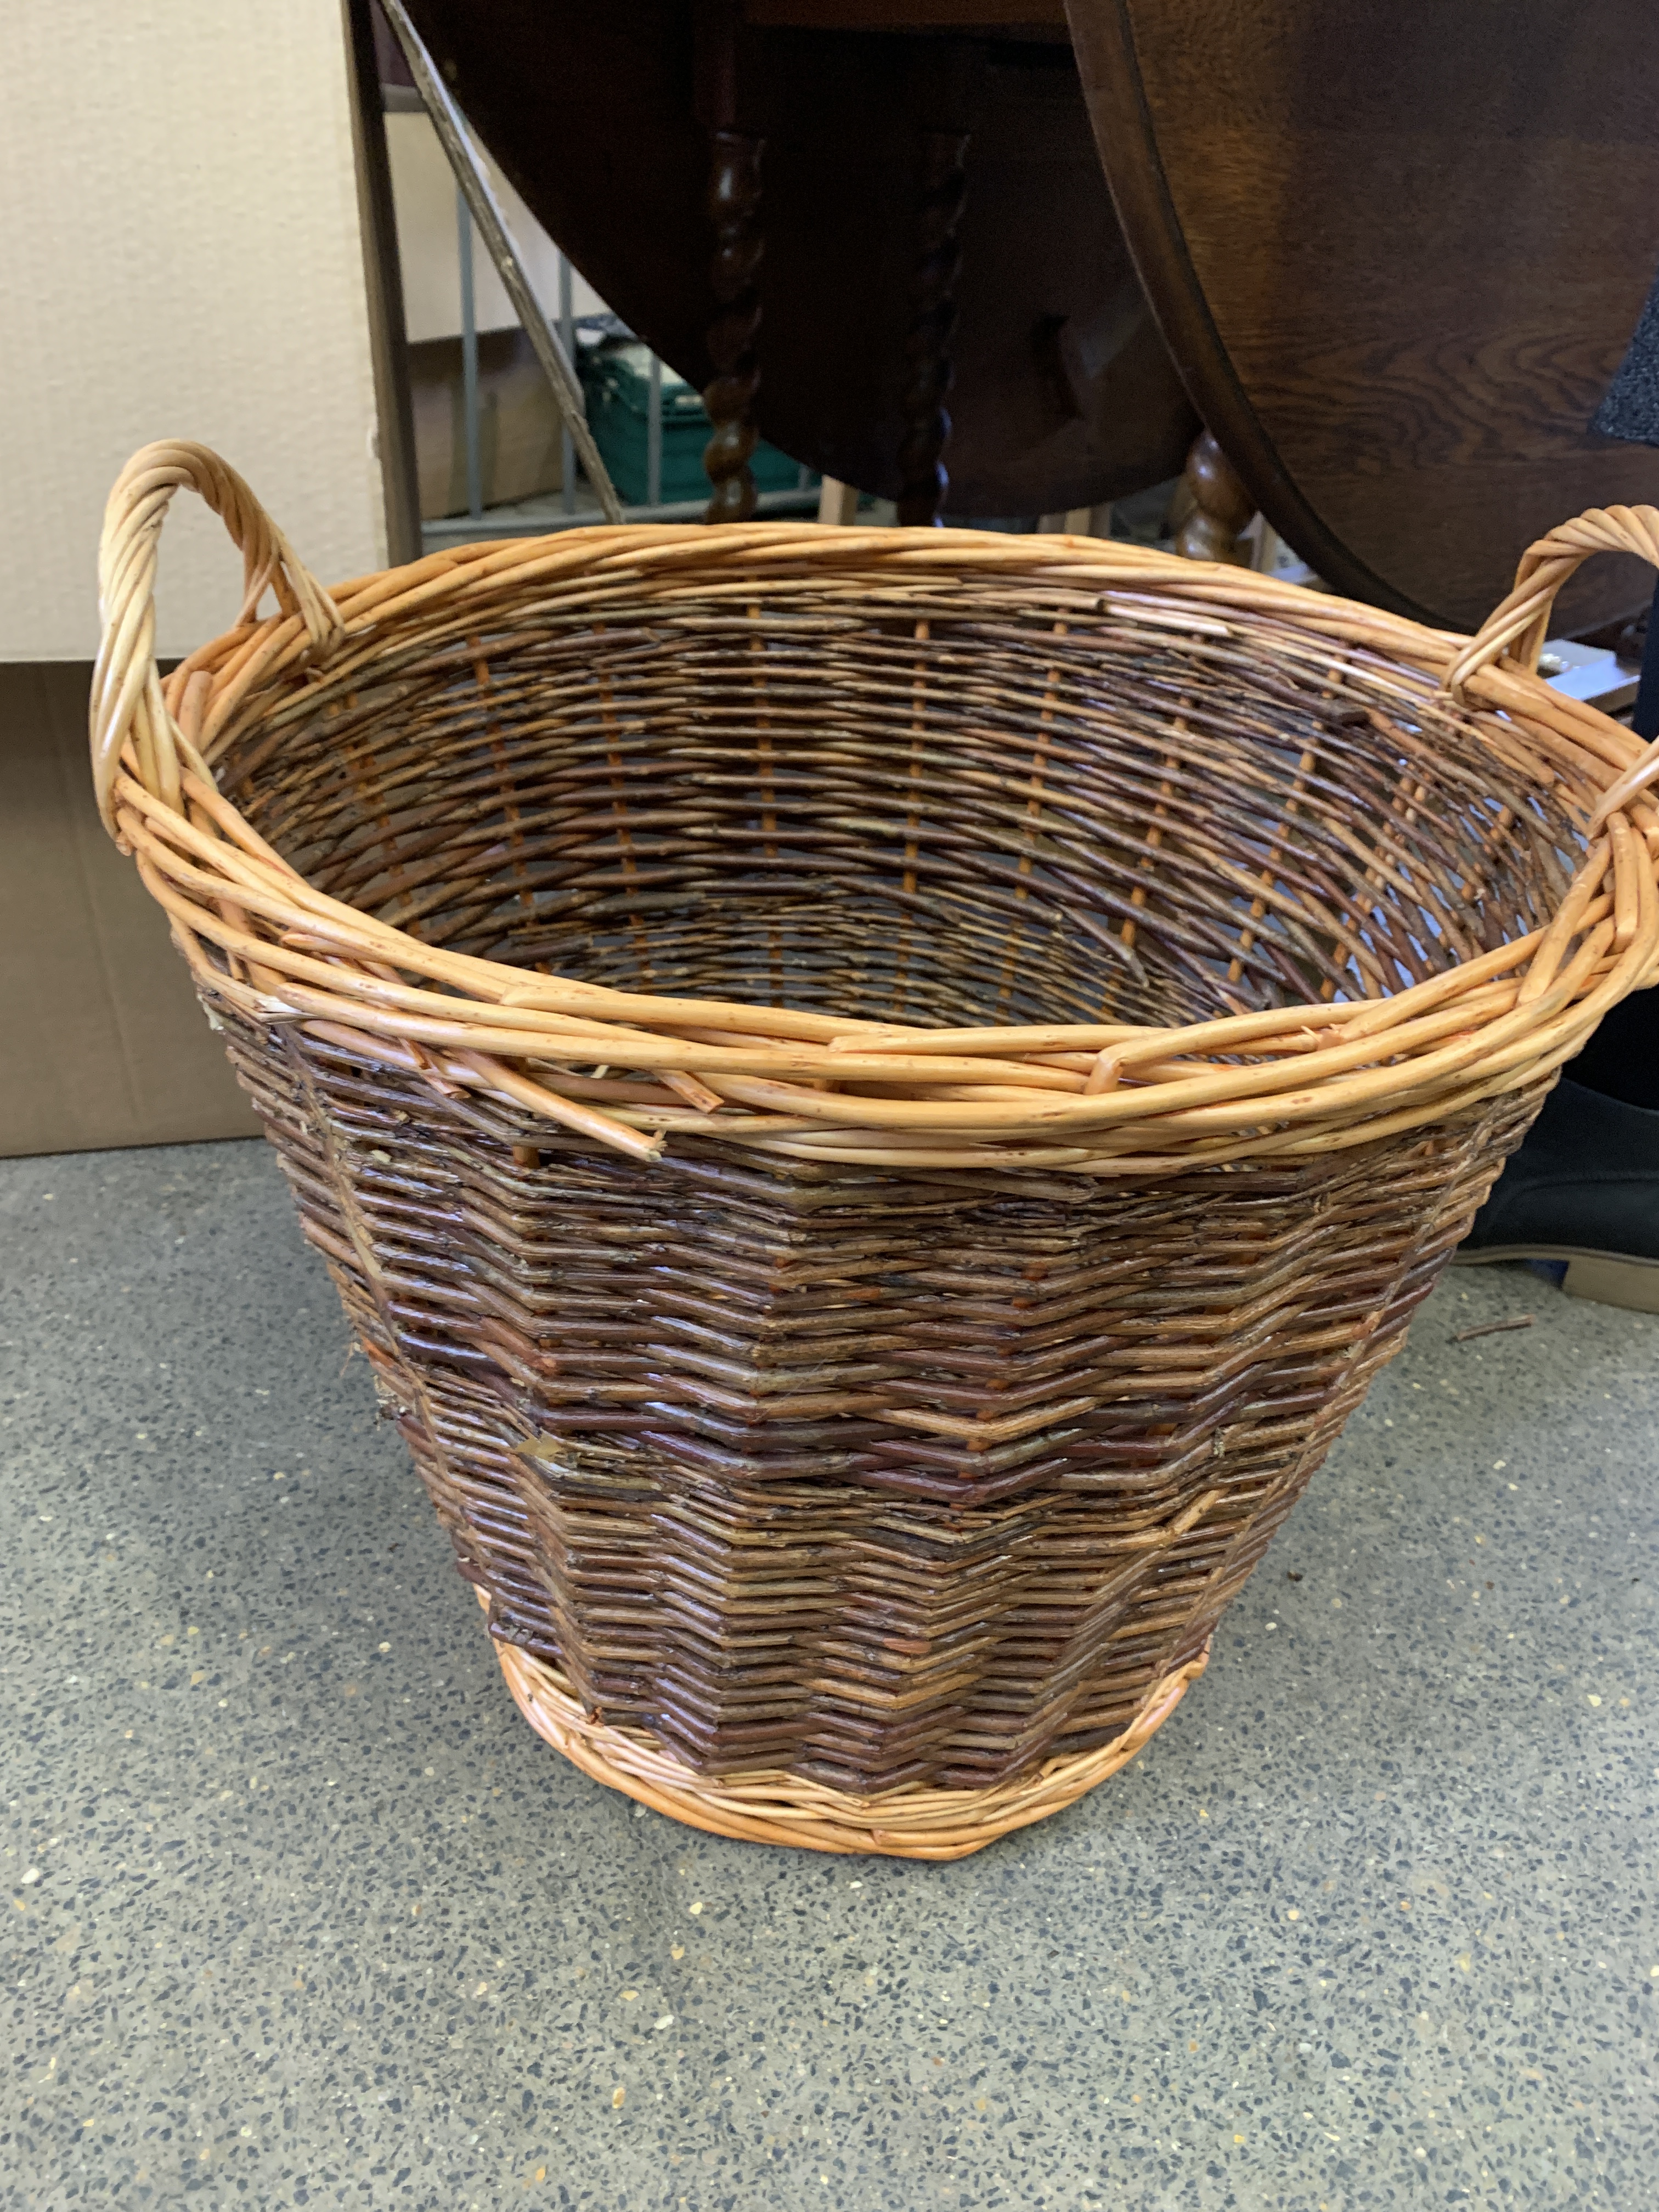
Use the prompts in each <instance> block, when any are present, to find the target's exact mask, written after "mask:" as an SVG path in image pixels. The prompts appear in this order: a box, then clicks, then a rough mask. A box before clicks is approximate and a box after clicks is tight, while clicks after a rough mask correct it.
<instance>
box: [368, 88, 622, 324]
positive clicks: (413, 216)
mask: <svg viewBox="0 0 1659 2212" xmlns="http://www.w3.org/2000/svg"><path fill="white" fill-rule="evenodd" d="M386 151H387V154H388V155H389V157H390V160H391V163H392V198H393V201H394V203H395V204H396V207H397V212H398V259H399V261H400V262H401V264H402V267H403V279H404V322H405V323H406V324H407V325H408V330H409V336H410V339H411V341H412V340H417V339H421V338H447V337H454V336H455V334H456V332H457V331H459V329H460V327H461V306H460V300H461V294H460V266H461V264H460V249H459V243H458V241H457V238H456V226H455V176H454V172H453V170H452V169H451V167H450V166H449V163H448V162H447V161H446V160H445V158H444V150H443V148H442V147H441V145H440V144H439V143H438V134H437V132H436V131H435V130H434V129H433V127H432V121H431V118H430V117H429V116H426V115H419V114H413V113H405V114H399V115H388V116H387V118H386ZM485 166H486V167H487V168H488V169H489V178H490V182H491V183H492V184H493V185H494V186H495V197H497V199H498V200H499V201H500V202H501V213H502V215H503V216H504V217H505V218H506V222H507V228H508V229H509V230H510V231H511V232H512V234H513V242H514V244H515V245H516V246H518V249H519V251H520V253H521V254H522V255H523V256H524V261H525V267H526V270H527V272H528V274H529V277H530V283H531V289H532V290H533V292H534V293H535V295H536V297H537V298H538V300H539V301H541V303H542V306H543V307H544V309H545V310H546V312H547V313H549V314H550V315H556V314H557V313H558V312H559V272H558V264H559V256H558V249H557V247H556V246H555V245H554V243H553V241H552V240H551V239H550V237H549V236H548V234H547V233H546V232H545V231H544V229H543V228H542V227H541V225H540V223H538V222H537V220H536V218H535V216H533V215H532V214H531V212H530V210H529V209H528V208H527V207H526V205H525V204H524V202H523V201H522V200H521V199H520V197H519V195H518V194H517V192H515V191H513V187H512V185H509V184H508V183H507V179H506V178H505V177H504V176H502V174H501V171H500V170H499V169H498V168H497V167H495V163H494V162H493V161H486V164H485ZM572 276H573V283H572V288H571V306H572V308H573V310H574V313H577V314H579V315H587V314H592V313H594V312H595V311H596V310H598V309H599V308H601V307H603V306H604V302H603V301H602V300H601V299H600V298H599V294H598V293H597V292H595V291H594V290H593V289H592V286H591V285H590V284H589V283H587V282H586V279H585V278H583V277H581V276H576V275H575V273H574V270H573V271H572ZM472 283H473V297H474V300H475V302H476V307H475V313H476V314H477V325H478V328H479V329H480V330H481V331H503V330H507V329H509V328H511V327H513V325H516V324H517V322H518V317H517V316H516V315H515V314H514V313H513V309H512V307H511V306H510V305H509V303H508V301H507V294H506V292H505V291H504V290H503V289H501V278H500V277H499V276H497V275H496V274H495V267H494V264H492V263H491V261H490V258H489V254H488V253H486V252H485V251H484V249H483V243H482V241H481V240H479V238H478V237H477V234H476V232H475V233H474V235H473V241H472Z"/></svg>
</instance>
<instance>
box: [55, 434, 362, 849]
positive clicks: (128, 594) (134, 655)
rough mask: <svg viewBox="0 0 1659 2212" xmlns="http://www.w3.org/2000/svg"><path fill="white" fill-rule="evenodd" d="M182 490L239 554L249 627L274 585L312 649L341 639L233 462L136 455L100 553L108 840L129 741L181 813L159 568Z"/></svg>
mask: <svg viewBox="0 0 1659 2212" xmlns="http://www.w3.org/2000/svg"><path fill="white" fill-rule="evenodd" d="M181 485H184V486H188V487H189V489H191V491H193V492H196V493H197V495H199V496H200V497H201V498H203V499H204V500H205V501H207V503H208V505H209V506H210V507H211V508H212V509H213V511H214V513H216V514H217V515H219V516H220V517H221V518H222V520H223V522H224V525H225V527H226V529H227V530H228V531H229V532H230V534H231V536H232V538H234V539H235V541H236V544H238V545H239V546H240V549H241V554H242V577H243V585H244V591H243V598H242V611H241V615H240V618H239V619H240V621H241V622H243V623H248V622H252V620H253V618H254V614H255V611H256V610H257V608H258V604H259V601H260V599H262V598H263V597H264V592H265V591H266V589H267V587H269V588H270V590H272V591H274V592H276V602H277V605H279V606H280V607H281V609H282V611H283V613H284V614H285V615H288V616H290V617H295V618H297V619H299V620H301V621H302V622H303V623H304V624H305V626H306V629H307V630H308V631H309V632H310V635H311V641H312V647H313V652H315V653H318V654H319V655H321V654H325V653H329V652H331V650H332V649H333V647H335V646H336V645H337V643H338V642H339V641H340V639H341V638H342V637H343V635H344V634H345V629H344V624H343V623H342V622H341V619H340V613H339V610H338V608H337V607H336V605H335V604H334V602H333V600H332V599H330V597H329V595H328V593H327V592H325V590H324V589H323V587H322V586H321V585H320V584H319V582H318V581H317V579H316V578H315V577H314V576H313V574H312V573H311V571H310V570H309V569H308V568H307V567H306V566H305V564H304V562H302V561H301V560H300V559H299V558H298V556H296V555H295V551H294V550H293V548H292V547H291V546H290V545H289V542H288V540H287V538H284V537H283V533H282V532H281V531H280V530H278V528H277V527H276V524H275V523H274V522H273V521H272V520H271V519H270V516H269V515H268V514H267V513H265V511H264V507H261V506H260V504H259V502H258V500H257V499H256V498H255V497H254V495H253V494H252V492H251V491H250V490H249V489H248V487H247V485H246V483H244V482H243V481H242V479H241V477H239V476H238V475H237V473H236V471H235V470H234V469H233V468H231V467H230V466H229V465H228V463H226V462H224V461H222V460H221V459H220V458H219V456H218V455H217V454H216V453H210V452H209V450H208V448H207V447H205V446H197V445H191V444H190V443H189V442H187V441H185V440H184V439H178V438H169V439H165V440H163V441H161V443H160V444H157V445H154V446H145V447H143V448H142V449H141V450H140V451H139V452H138V453H135V454H134V455H133V457H132V459H131V460H130V461H129V462H128V463H127V465H126V466H125V468H124V469H123V470H122V471H121V473H120V476H119V477H118V478H117V480H116V484H115V489H114V490H113V491H112V492H111V494H110V495H109V504H108V506H107V507H106V508H105V510H104V529H103V535H102V537H101V538H100V541H99V545H98V604H99V612H100V617H101V619H102V622H103V636H102V640H101V641H100V645H99V648H98V665H97V668H96V670H95V671H94V676H93V683H92V775H93V782H94V787H95V788H96V790H97V793H98V811H99V812H100V814H101V815H102V817H103V818H104V827H105V828H106V829H107V830H108V831H109V833H110V835H111V836H114V835H115V834H116V829H115V817H114V810H113V804H112V801H113V793H114V790H115V780H116V777H117V775H118V774H119V772H120V766H121V755H122V752H123V751H124V750H125V748H126V747H127V746H128V744H131V748H132V755H133V760H132V765H133V767H134V769H135V770H136V773H137V775H138V777H139V780H140V781H142V782H143V785H144V787H145V789H146V790H148V791H149V792H150V793H153V794H154V796H155V797H156V798H157V799H162V800H164V801H165V802H166V803H167V804H168V805H172V806H175V807H176V806H177V805H179V745H180V744H181V743H182V742H183V741H182V739H181V738H180V735H179V727H178V725H177V724H176V723H175V722H174V720H173V716H172V715H171V714H169V713H168V711H167V703H166V702H165V700H164V699H163V697H162V696H161V676H160V673H159V671H157V668H156V665H155V564H156V555H157V549H158V546H159V543H160V539H161V525H162V523H163V521H164V520H166V517H167V508H168V507H170V506H171V505H172V503H173V494H174V492H176V491H177V490H178V489H179V488H180V486H181Z"/></svg>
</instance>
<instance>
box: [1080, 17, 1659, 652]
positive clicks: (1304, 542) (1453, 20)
mask: <svg viewBox="0 0 1659 2212" xmlns="http://www.w3.org/2000/svg"><path fill="white" fill-rule="evenodd" d="M1069 7H1070V14H1071V20H1072V26H1073V37H1074V40H1075V44H1076V49H1077V53H1078V58H1079V64H1080V66H1081V70H1082V74H1083V80H1084V85H1085V91H1086V93H1087V95H1088V99H1089V102H1090V106H1091V111H1092V112H1093V116H1094V122H1095V131H1096V136H1097V140H1098V142H1099V145H1100V149H1101V155H1102V160H1103V163H1104V166H1105V167H1106V170H1107V173H1108V175H1109V179H1110V181H1111V185H1112V189H1113V193H1114V197H1115V200H1116V204H1117V207H1118V211H1119V216H1120V218H1121V222H1122V224H1123V226H1124V229H1125V232H1126V234H1127V238H1128V240H1129V244H1130V247H1131V250H1132V251H1133V254H1134V257H1135V260H1136V264H1137V265H1138V267H1139V270H1140V274H1141V277H1142V280H1143V282H1144V283H1145V284H1146V289H1147V291H1148V293H1149V295H1150V296H1151V298H1152V302H1153V305H1154V307H1155V309H1156V312H1157V313H1158V319H1159V321H1160V323H1161V325H1162V326H1163V329H1164V334H1165V337H1166V338H1167V339H1168V340H1169V342H1170V348H1171V350H1172V352H1173V353H1174V355H1175V356H1176V362H1177V363H1178V365H1179V367H1180V369H1181V373H1182V377H1183V378H1184V380H1185V381H1186V383H1187V386H1188V390H1189V392H1191V394H1192V396H1193V398H1194V402H1195V403H1196V404H1197V406H1198V408H1199V409H1200V411H1201V413H1202V414H1203V416H1204V417H1205V419H1206V422H1208V423H1209V425H1210V427H1211V428H1212V430H1213V431H1214V432H1215V434H1216V435H1217V437H1218V439H1219V440H1220V441H1221V444H1222V445H1223V447H1225V450H1226V452H1227V453H1228V455H1229V457H1230V458H1231V460H1232V461H1233V463H1234V464H1235V465H1236V466H1237V468H1238V470H1239V471H1240V472H1241V474H1242V475H1243V477H1244V480H1245V483H1246V484H1247V485H1248V486H1249V489H1250V491H1251V492H1252V493H1253V494H1254V495H1255V499H1256V501H1257V502H1258V503H1259V505H1260V506H1261V507H1262V508H1263V509H1264V510H1265V511H1266V513H1267V515H1268V517H1269V518H1270V520H1272V521H1273V523H1274V524H1275V526H1277V527H1278V528H1279V530H1280V531H1281V532H1283V533H1284V535H1285V537H1286V538H1289V539H1290V541H1291V543H1292V544H1294V545H1295V546H1296V547H1297V550H1298V551H1299V552H1301V553H1302V554H1303V556H1304V558H1306V559H1307V560H1309V561H1310V562H1312V563H1313V565H1314V566H1315V567H1316V568H1318V569H1319V570H1320V571H1321V573H1322V574H1324V575H1325V576H1326V577H1328V580H1330V582H1331V583H1332V584H1333V585H1334V586H1336V587H1337V589H1338V590H1340V591H1342V592H1346V593H1349V594H1351V595H1352V596H1353V597H1356V598H1360V599H1370V600H1373V601H1375V602H1376V603H1377V604H1379V605H1385V606H1390V607H1394V608H1396V609H1398V610H1400V611H1401V612H1405V613H1415V614H1419V615H1422V616H1424V617H1428V618H1430V619H1431V620H1433V621H1435V622H1437V623H1444V624H1448V625H1450V626H1455V627H1457V628H1468V627H1473V626H1474V624H1476V623H1479V621H1480V618H1481V617H1482V616H1483V615H1484V614H1485V613H1486V611H1487V610H1488V609H1489V608H1490V606H1491V605H1492V603H1493V602H1494V600H1496V599H1498V598H1499V597H1501V596H1502V594H1503V592H1504V591H1506V590H1507V589H1508V587H1509V585H1510V582H1511V581H1512V580H1513V576H1514V568H1515V562H1516V556H1517V554H1518V553H1519V552H1520V551H1521V550H1522V549H1523V548H1524V547H1525V546H1527V545H1528V544H1530V543H1531V541H1532V540H1533V539H1534V538H1537V537H1540V536H1541V535H1542V533H1543V532H1545V531H1546V530H1547V529H1548V528H1550V527H1551V526H1553V525H1554V524H1555V523H1558V522H1559V521H1562V520H1565V518H1566V517H1567V516H1569V515H1571V514H1576V513H1579V512H1580V511H1581V510H1583V508H1585V507H1595V506H1605V505H1608V504H1611V503H1613V502H1616V501H1626V502H1627V503H1629V502H1635V501H1654V500H1659V453H1654V452H1651V451H1649V450H1648V449H1646V448H1645V447H1635V446H1629V445H1620V444H1614V443H1613V442H1611V441H1607V440H1606V439H1603V438H1600V437H1598V436H1596V435H1595V434H1594V433H1593V432H1592V431H1591V430H1590V428H1589V422H1590V417H1591V416H1592V415H1593V414H1594V412H1595V408H1596V407H1597V405H1598V404H1599V403H1600V401H1601V397H1602V395H1603V393H1604V392H1606V390H1607V384H1608V382H1609V380H1611V378H1612V376H1613V371H1614V370H1615V368H1617V366H1618V364H1619V362H1620V358H1621V356H1622V355H1623V353H1624V349H1625V348H1626V344H1627V343H1628V342H1629V339H1630V336H1631V333H1632V330H1633V328H1634V326H1635V324H1636V319H1637V317H1638V313H1640V310H1641V307H1642V303H1643V301H1644V297H1645V295H1646V293H1647V290H1648V287H1649V284H1650V282H1651V280H1652V277H1653V274H1654V270H1655V266H1656V264H1659V37H1656V36H1655V29H1656V24H1655V19H1654V15H1653V12H1652V7H1651V0H1396V4H1394V5H1389V6H1379V5H1377V4H1376V0H1251V4H1250V5H1249V6H1248V7H1241V6H1239V5H1237V0H1069ZM1651 588H1652V579H1651V577H1650V576H1648V575H1646V574H1645V573H1644V570H1643V569H1642V568H1641V566H1640V564H1638V563H1637V562H1633V561H1612V560H1604V561H1600V562H1590V563H1589V564H1587V566H1586V567H1585V568H1583V569H1582V570H1581V571H1580V572H1579V576H1578V578H1577V580H1576V581H1575V582H1574V583H1573V584H1571V585H1570V586H1568V588H1567V590H1566V592H1564V593H1563V595H1562V601H1561V609H1560V622H1561V624H1562V626H1563V628H1564V629H1572V628H1577V629H1588V628H1589V627H1591V626H1592V625H1594V624H1595V623H1602V622H1607V621H1609V620H1612V619H1613V618H1615V617H1619V616H1620V615H1621V614H1626V613H1629V612H1632V611H1635V610H1636V609H1637V608H1638V607H1639V606H1641V605H1644V604H1645V602H1646V599H1647V598H1648V595H1649V593H1650V590H1651Z"/></svg>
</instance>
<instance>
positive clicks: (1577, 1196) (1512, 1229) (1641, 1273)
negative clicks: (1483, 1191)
mask: <svg viewBox="0 0 1659 2212" xmlns="http://www.w3.org/2000/svg"><path fill="white" fill-rule="evenodd" d="M1456 1256H1457V1260H1458V1262H1459V1264H1460V1265H1462V1266H1465V1267H1479V1266H1481V1265H1483V1264H1484V1263H1486V1261H1492V1260H1533V1261H1555V1262H1557V1263H1558V1264H1559V1263H1561V1262H1565V1276H1564V1277H1563V1279H1562V1283H1561V1287H1562V1289H1563V1290H1565V1291H1568V1292H1569V1293H1570V1294H1571V1296H1572V1297H1579V1298H1594V1299H1595V1300H1597V1301H1598V1302H1599V1303H1600V1304H1602V1305H1609V1306H1628V1307H1631V1308H1633V1309H1634V1310H1636V1311H1637V1312H1638V1313H1659V992H1653V991H1643V992H1639V993H1638V994H1637V995H1636V996H1635V997H1633V998H1632V999H1628V1000H1626V1001H1625V1003H1624V1005H1623V1006H1617V1007H1615V1008H1614V1009H1613V1012H1612V1013H1611V1014H1610V1015H1609V1016H1608V1017H1607V1019H1606V1020H1605V1021H1604V1022H1603V1023H1602V1024H1601V1028H1600V1029H1598V1030H1596V1032H1595V1036H1593V1037H1592V1038H1591V1039H1590V1042H1589V1044H1588V1045H1587V1046H1586V1047H1585V1048H1584V1050H1583V1053H1582V1054H1580V1055H1579V1057H1578V1058H1577V1060H1571V1061H1569V1062H1568V1065H1567V1071H1566V1073H1565V1074H1564V1075H1563V1076H1562V1078H1561V1080H1560V1082H1559V1083H1558V1084H1557V1085H1556V1087H1555V1089H1554V1090H1553V1091H1552V1092H1551V1093H1550V1095H1549V1097H1548V1098H1547V1099H1546V1100H1545V1102H1544V1109H1543V1111H1542V1113H1541V1114H1540V1115H1539V1116H1538V1119H1537V1121H1534V1124H1533V1126H1532V1127H1531V1129H1530V1130H1529V1131H1528V1133H1527V1137H1526V1139H1525V1142H1524V1143H1523V1144H1522V1146H1521V1148H1520V1150H1519V1151H1518V1152H1516V1153H1515V1155H1514V1156H1513V1158H1511V1159H1510V1163H1509V1164H1508V1166H1507V1167H1506V1168H1505V1169H1504V1172H1503V1175H1502V1176H1500V1177H1499V1178H1498V1183H1497V1185H1496V1187H1495V1188H1493V1191H1492V1195H1491V1197H1490V1198H1488V1200H1486V1204H1485V1205H1484V1206H1482V1207H1481V1209H1480V1212H1479V1213H1477V1214H1476V1216H1475V1217H1474V1227H1473V1228H1472V1229H1471V1230H1470V1231H1469V1233H1468V1237H1466V1238H1465V1239H1464V1242H1463V1243H1462V1246H1461V1248H1460V1249H1459V1250H1458V1253H1457V1255H1456Z"/></svg>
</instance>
